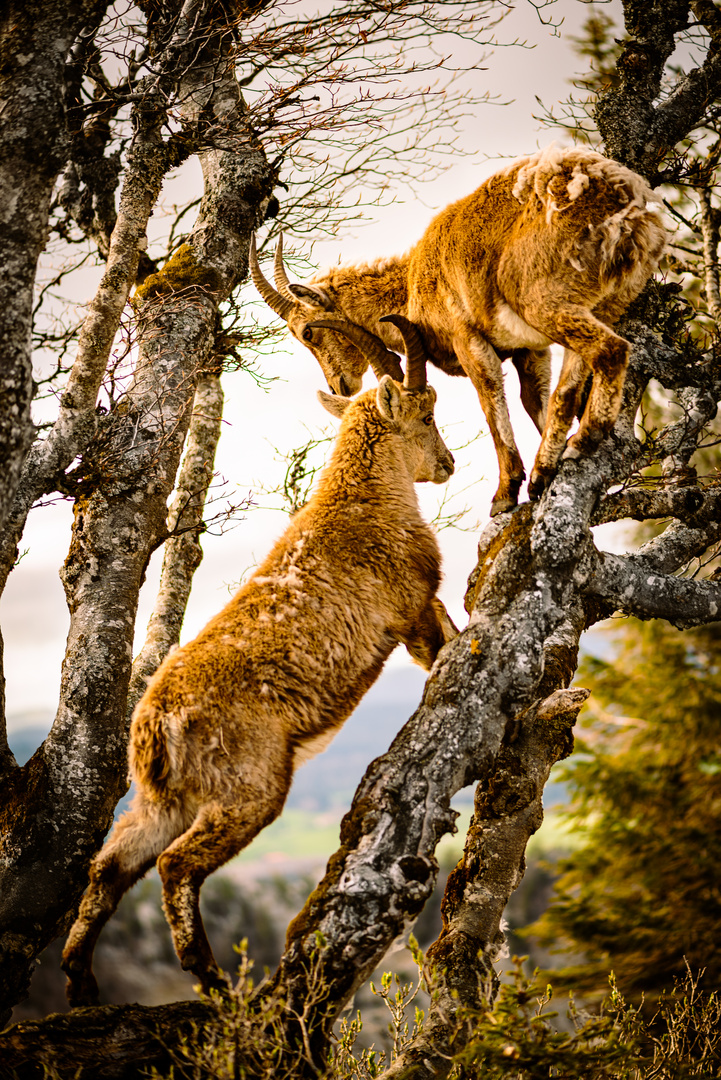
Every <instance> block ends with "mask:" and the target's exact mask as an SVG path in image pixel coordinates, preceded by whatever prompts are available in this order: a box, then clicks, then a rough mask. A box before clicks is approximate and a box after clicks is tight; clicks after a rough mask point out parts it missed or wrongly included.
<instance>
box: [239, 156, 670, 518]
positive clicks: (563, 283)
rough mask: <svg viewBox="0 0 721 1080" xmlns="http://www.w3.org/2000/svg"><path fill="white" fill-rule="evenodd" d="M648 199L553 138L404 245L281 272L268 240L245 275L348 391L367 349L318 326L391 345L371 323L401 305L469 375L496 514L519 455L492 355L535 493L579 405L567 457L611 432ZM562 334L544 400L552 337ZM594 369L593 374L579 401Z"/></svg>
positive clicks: (611, 167)
mask: <svg viewBox="0 0 721 1080" xmlns="http://www.w3.org/2000/svg"><path fill="white" fill-rule="evenodd" d="M653 199H654V196H653V193H652V191H651V189H650V188H649V186H648V185H647V184H646V182H645V181H644V180H642V179H641V177H640V176H637V175H636V174H635V173H633V172H631V171H630V170H629V169H626V168H624V167H623V166H621V165H619V164H618V163H617V162H615V161H610V160H609V159H608V158H604V157H602V156H601V155H600V154H597V153H595V152H594V151H592V150H587V149H585V148H574V149H565V150H564V149H557V148H555V147H549V148H548V149H546V150H544V151H542V152H540V153H537V154H534V155H533V156H531V157H526V158H521V159H520V160H518V161H515V162H513V163H512V164H510V165H509V166H508V167H507V168H505V169H503V170H501V171H500V172H498V173H496V174H495V176H492V177H491V178H490V179H489V180H487V181H486V182H485V183H484V184H482V185H481V187H480V188H478V190H477V191H475V192H474V193H473V194H472V195H469V196H467V197H466V198H465V199H461V200H460V201H459V202H456V203H453V204H452V205H451V206H449V207H447V208H446V209H445V210H443V211H442V212H441V213H440V214H438V216H437V217H436V218H434V219H433V221H432V222H431V224H430V225H429V227H428V229H427V230H426V232H425V233H424V235H423V236H422V238H421V240H420V241H419V243H417V244H416V246H415V247H414V248H412V249H411V250H410V252H409V253H408V254H407V255H402V256H399V257H398V258H391V259H386V260H383V261H378V262H376V263H373V264H371V265H365V266H349V267H342V266H341V267H336V268H333V269H331V270H330V271H328V272H327V273H326V274H324V275H321V276H318V277H316V278H314V279H313V280H312V281H311V282H309V283H308V284H306V285H296V284H291V282H290V281H289V280H288V277H287V274H286V272H285V270H284V268H283V261H282V248H281V243H280V241H279V242H278V248H277V250H276V263H275V281H276V286H277V288H276V289H274V288H273V287H272V286H271V285H270V284H269V283H268V282H267V281H266V280H265V278H264V277H263V275H262V273H261V270H260V267H259V265H258V260H257V256H256V255H255V249H254V248H253V249H252V250H251V270H252V274H253V281H254V282H255V285H256V287H257V288H258V290H259V291H260V293H261V295H262V296H263V298H264V299H265V301H266V302H267V303H268V304H269V305H270V307H271V308H273V310H274V311H275V312H276V314H278V315H280V316H282V318H284V319H285V320H286V321H287V323H288V326H289V327H290V329H291V331H292V333H293V334H294V335H295V336H296V337H297V338H298V339H299V340H300V341H302V342H303V343H304V344H305V345H307V346H308V348H309V349H310V350H311V352H313V354H314V355H315V356H316V358H317V359H318V361H319V362H320V365H321V367H322V368H323V371H324V373H325V375H326V378H327V380H328V383H329V385H330V386H331V388H332V389H334V390H335V391H336V392H337V393H344V392H347V393H355V392H357V390H358V389H359V388H360V380H361V376H362V374H363V372H364V370H365V368H366V362H365V359H364V357H363V355H362V353H361V352H360V351H359V350H358V349H356V348H354V346H353V345H352V344H350V343H349V342H348V341H346V340H345V339H344V338H341V337H340V335H339V334H338V333H337V332H336V331H337V330H338V329H339V324H338V323H336V324H335V325H334V329H330V328H329V327H328V326H325V327H321V328H320V329H314V328H313V325H312V324H313V322H314V321H316V320H318V319H319V318H320V319H324V318H327V316H328V315H329V314H331V315H333V316H334V317H335V319H336V320H348V321H350V322H352V323H355V324H357V325H359V326H361V327H363V328H364V329H365V330H367V331H369V332H371V333H373V334H375V335H377V336H378V337H379V338H381V339H382V341H384V342H385V343H386V344H387V345H388V346H390V347H391V348H398V347H399V345H400V339H399V338H398V336H397V331H396V330H395V328H394V327H393V326H392V325H388V324H383V323H380V322H379V316H381V315H383V314H385V313H386V312H399V313H401V314H403V315H406V316H407V317H408V318H409V319H411V320H412V321H413V322H414V323H415V324H416V326H418V328H419V329H420V331H421V334H422V336H423V338H424V340H425V343H426V346H427V348H428V352H429V355H430V359H431V360H432V361H433V363H435V364H436V365H437V366H438V367H440V368H442V369H443V370H444V371H446V372H447V373H449V374H451V375H464V374H465V375H468V376H469V377H470V379H471V381H472V382H473V385H474V386H475V388H476V391H477V392H478V397H479V398H480V402H481V406H482V407H483V411H484V413H485V415H486V419H487V421H488V426H489V428H490V430H491V435H492V436H493V442H494V444H495V448H496V453H497V455H498V463H499V471H500V483H499V487H498V490H497V492H496V494H495V496H494V499H493V506H492V509H491V513H492V514H493V513H499V512H500V511H502V510H507V509H510V508H511V507H513V506H515V505H516V502H517V500H518V492H519V489H520V486H521V483H522V481H523V478H524V471H523V462H522V461H521V458H520V455H519V453H518V450H517V448H516V443H515V440H514V437H513V431H512V429H511V423H510V419H509V416H508V407H507V404H506V399H505V395H504V392H503V376H502V371H501V361H502V360H504V359H506V358H508V357H510V358H511V360H512V361H513V363H514V365H515V366H516V368H517V370H518V374H519V378H520V383H521V400H522V401H523V405H524V407H525V409H526V411H527V412H528V414H529V415H530V416H531V418H532V419H533V421H534V423H535V424H536V426H537V428H538V430H539V431H540V432H542V435H543V437H542V440H541V445H540V448H539V451H538V454H537V457H536V461H535V464H534V467H533V471H532V474H531V478H530V483H529V494H530V496H531V498H536V497H538V496H539V495H540V494H541V493H542V491H543V489H544V487H545V485H546V483H547V482H548V480H549V478H550V477H551V476H553V474H554V472H555V470H556V467H557V465H558V460H559V457H560V456H561V453H562V452H563V448H564V444H565V441H566V435H567V433H568V430H569V428H570V425H571V422H572V420H573V418H574V416H575V415H577V414H580V413H582V416H581V422H580V426H579V428H578V431H577V432H575V434H574V435H572V437H571V439H570V440H569V443H568V447H567V449H566V451H565V454H566V456H571V457H577V456H579V455H581V454H587V453H590V452H591V451H592V450H593V449H594V447H595V446H596V445H597V444H598V443H599V442H600V441H601V440H602V439H603V438H604V437H605V436H606V435H607V434H608V433H609V432H610V431H611V429H612V427H613V425H614V423H615V421H616V417H617V416H618V411H619V407H620V402H621V394H622V390H623V384H624V379H625V373H626V367H627V364H628V354H629V348H630V346H629V343H628V342H627V341H626V340H625V339H624V338H622V337H619V336H618V335H617V334H614V333H613V331H612V330H610V329H609V327H610V326H612V325H613V324H614V323H615V322H616V321H617V320H618V319H619V317H620V316H621V314H622V313H623V312H624V311H625V309H626V308H627V307H628V305H629V304H630V302H631V301H632V300H633V299H634V298H635V297H636V296H637V295H638V294H639V293H640V291H641V289H642V288H643V286H644V285H645V283H646V281H647V280H648V278H649V276H650V275H651V274H652V273H653V270H654V269H655V267H656V264H657V262H658V259H659V257H660V255H661V252H662V250H663V246H664V242H665V231H664V228H663V224H662V222H661V219H660V216H659V214H658V213H657V212H656V210H654V209H653V208H652V207H651V206H650V205H649V203H650V202H652V201H653ZM552 342H555V343H557V344H560V345H563V346H565V349H566V352H565V358H564V363H563V369H562V371H561V376H560V379H559V383H558V386H557V387H556V390H555V392H554V395H553V398H552V399H551V404H550V409H549V408H548V393H549V383H550V363H549V351H548V346H549V345H550V344H551V343H552ZM589 374H592V375H593V382H592V386H591V390H590V393H589V395H588V400H587V402H586V403H585V409H584V408H583V405H584V400H585V399H584V390H585V386H586V382H587V377H588V376H589Z"/></svg>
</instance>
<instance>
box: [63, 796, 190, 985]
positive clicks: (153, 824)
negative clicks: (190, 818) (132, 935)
mask: <svg viewBox="0 0 721 1080" xmlns="http://www.w3.org/2000/svg"><path fill="white" fill-rule="evenodd" d="M182 827H183V826H182V824H181V823H180V820H179V814H177V813H176V814H172V813H166V812H164V811H162V810H160V809H159V808H157V807H155V806H152V805H151V806H148V805H146V804H145V803H144V802H143V801H142V797H141V796H138V797H137V798H136V801H135V804H134V806H133V807H132V808H131V809H130V810H129V811H128V812H127V813H126V814H124V815H123V817H121V818H120V820H119V821H118V822H117V823H116V825H115V826H114V828H113V831H112V833H111V834H110V837H109V838H108V841H107V842H106V844H105V847H104V848H103V849H102V851H101V852H100V853H99V854H98V855H96V857H95V859H94V860H93V862H92V864H91V867H90V884H89V886H88V889H87V891H86V893H85V895H84V897H83V899H82V901H81V903H80V910H79V912H78V917H77V919H76V920H75V922H74V923H73V926H72V928H71V930H70V933H69V934H68V939H67V941H66V943H65V948H64V949H63V959H62V967H63V969H64V970H65V972H66V973H67V976H68V983H67V987H66V994H67V998H68V1002H69V1003H70V1005H71V1006H79V1005H94V1004H97V1002H98V997H99V993H98V984H97V982H96V979H95V976H94V975H93V971H92V960H93V952H94V950H95V945H96V943H97V940H98V937H99V935H100V931H101V930H102V928H103V927H104V926H105V924H106V922H107V921H108V919H109V918H110V916H111V915H112V914H113V912H114V911H115V909H116V907H117V906H118V903H119V902H120V899H121V897H122V896H123V895H124V894H125V893H126V892H127V891H128V889H130V888H131V886H132V885H134V884H135V882H136V881H138V880H139V879H140V878H141V877H142V876H143V875H144V874H145V873H147V871H148V870H149V869H150V867H151V866H153V864H154V863H155V860H156V859H157V857H158V855H159V854H160V852H161V851H162V850H163V848H164V847H166V846H167V845H168V843H169V842H170V841H171V840H172V839H173V838H174V837H175V836H177V834H178V832H179V831H180V829H182Z"/></svg>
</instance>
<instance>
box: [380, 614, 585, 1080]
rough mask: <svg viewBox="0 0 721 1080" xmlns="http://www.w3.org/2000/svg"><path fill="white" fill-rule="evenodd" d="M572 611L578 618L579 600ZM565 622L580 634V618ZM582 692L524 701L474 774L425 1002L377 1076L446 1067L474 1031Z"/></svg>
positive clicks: (437, 1073) (441, 1071) (431, 1074)
mask: <svg viewBox="0 0 721 1080" xmlns="http://www.w3.org/2000/svg"><path fill="white" fill-rule="evenodd" d="M577 614H580V615H581V620H580V622H581V624H582V613H581V612H580V608H579V607H578V605H577ZM568 629H569V632H570V633H569V640H570V641H571V642H577V641H578V636H579V634H580V629H581V625H580V624H579V625H578V626H577V627H575V628H573V627H570V626H569V628H568ZM572 651H573V652H574V653H575V649H572ZM575 664H576V659H575V656H574V658H573V661H572V666H573V667H575ZM588 695H589V691H588V690H584V689H582V688H581V687H576V688H574V689H569V690H564V689H561V690H556V691H554V692H553V693H552V694H551V695H550V696H549V697H547V698H545V699H544V700H539V701H537V702H535V703H534V704H533V705H531V706H530V708H529V709H527V710H526V712H525V713H523V714H522V715H521V716H520V717H518V719H517V721H516V722H515V723H514V724H513V725H512V726H511V728H510V729H509V731H508V732H507V733H506V736H505V738H504V745H503V748H502V750H501V752H500V753H499V755H498V760H497V763H496V771H495V773H494V774H493V775H492V776H491V777H489V779H488V781H487V782H485V783H479V784H478V787H477V788H476V795H475V809H474V814H473V818H472V819H471V824H470V827H469V830H468V835H467V837H466V844H465V849H464V853H463V858H462V859H461V861H460V862H459V863H458V865H457V866H456V868H455V869H454V870H453V871H452V872H451V874H450V876H449V879H448V884H447V886H446V891H445V895H444V898H443V904H442V907H441V912H442V915H443V930H442V932H441V935H440V937H439V938H438V940H437V941H436V942H435V943H434V944H433V945H431V947H430V948H429V950H428V952H427V953H426V962H427V965H428V969H429V971H428V977H429V981H430V982H431V983H432V985H433V990H434V993H433V998H432V1001H431V1006H430V1009H429V1012H428V1014H427V1016H426V1020H425V1023H424V1025H423V1030H422V1032H421V1034H420V1035H419V1036H418V1037H417V1038H416V1039H414V1040H413V1042H412V1043H410V1044H409V1045H408V1046H407V1047H406V1048H405V1049H404V1051H403V1053H402V1054H401V1056H400V1057H399V1058H398V1059H397V1060H396V1061H395V1062H394V1063H393V1065H392V1066H391V1068H390V1069H387V1070H386V1071H385V1072H384V1073H383V1074H382V1080H406V1078H408V1080H410V1078H411V1077H413V1078H414V1080H433V1078H440V1077H443V1076H447V1075H448V1072H449V1071H450V1067H451V1064H452V1055H453V1052H454V1042H456V1041H457V1042H458V1043H459V1044H460V1045H461V1046H462V1045H464V1044H465V1042H466V1041H467V1039H468V1037H469V1035H470V1033H471V1032H470V1030H469V1026H470V1027H472V1024H470V1022H469V1021H468V1020H467V1019H464V1018H463V1015H462V1014H463V1012H464V1010H469V1011H470V1012H471V1013H472V1012H473V1011H474V1010H478V1009H479V1008H481V1006H482V1005H483V1003H484V1001H487V1000H488V998H489V997H490V996H492V992H491V991H490V987H491V986H493V984H494V983H496V982H497V976H496V973H495V971H494V969H493V966H492V963H493V961H494V960H495V958H496V956H497V954H498V953H499V951H500V948H501V946H502V945H503V942H504V935H503V933H502V931H501V929H500V926H501V920H502V916H503V912H504V910H505V907H506V904H507V903H508V900H509V898H510V895H511V893H512V892H513V890H514V889H515V888H517V886H518V884H519V882H520V880H521V878H522V877H523V872H524V870H525V854H524V853H525V850H526V845H527V843H528V840H529V838H530V837H531V836H532V835H533V833H534V832H536V830H537V829H538V828H539V826H540V825H541V822H542V821H543V788H544V786H545V784H546V781H547V779H548V775H549V773H550V771H551V768H552V766H553V765H554V764H555V762H556V761H558V760H559V759H560V758H562V757H566V756H567V755H568V754H569V753H570V751H571V750H572V748H573V736H572V735H571V729H572V728H573V725H574V724H575V721H576V716H577V714H578V710H579V709H580V708H581V706H582V705H583V703H584V701H585V700H586V698H587V697H588Z"/></svg>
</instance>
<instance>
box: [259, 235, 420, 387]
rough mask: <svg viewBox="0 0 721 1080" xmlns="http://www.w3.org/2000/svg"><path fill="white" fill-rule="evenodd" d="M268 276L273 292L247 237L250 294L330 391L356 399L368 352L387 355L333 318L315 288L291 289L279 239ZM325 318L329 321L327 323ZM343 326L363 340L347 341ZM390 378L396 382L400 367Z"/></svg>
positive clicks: (364, 332) (326, 301)
mask: <svg viewBox="0 0 721 1080" xmlns="http://www.w3.org/2000/svg"><path fill="white" fill-rule="evenodd" d="M273 272H274V277H275V284H276V288H274V287H273V286H272V285H271V284H270V282H269V281H267V280H266V278H265V277H264V276H263V272H262V270H261V269H260V264H259V262H258V254H257V250H256V245H255V236H252V237H251V241H250V274H251V277H252V279H253V284H254V285H255V287H256V289H257V290H258V292H259V293H260V295H261V296H262V297H263V299H264V300H265V302H266V304H268V306H269V307H270V308H272V310H273V311H274V312H275V313H276V315H279V316H280V317H281V319H285V321H286V322H287V324H288V329H289V330H290V332H291V334H293V336H294V337H296V338H297V339H298V341H301V342H302V343H303V344H304V345H305V346H306V348H308V349H310V351H311V352H312V353H313V355H314V356H315V358H316V360H317V361H318V363H319V364H320V366H321V369H322V371H323V374H324V375H325V377H326V381H327V383H328V386H329V387H330V389H331V391H332V392H333V393H334V394H339V395H340V396H341V397H351V396H352V395H353V394H357V393H358V391H359V390H360V388H361V384H362V379H363V373H364V371H365V370H366V368H367V366H368V359H367V353H368V350H370V351H371V352H373V351H374V349H375V347H376V346H377V347H378V348H379V349H380V350H381V351H382V353H387V352H388V350H387V349H386V348H385V346H384V345H383V343H382V342H381V340H380V338H377V337H375V335H373V334H371V333H370V332H369V331H367V330H362V329H361V328H360V327H356V326H355V324H354V323H349V322H348V321H347V320H345V319H343V317H342V316H340V315H338V313H337V312H336V311H335V309H334V307H333V302H332V300H331V299H330V297H329V296H328V295H327V294H326V293H325V292H324V291H323V289H321V288H319V287H318V286H317V285H300V284H295V283H292V282H291V281H290V280H289V279H288V275H287V273H286V270H285V266H284V265H283V237H282V234H281V235H280V236H279V237H278V246H277V247H276V249H275V259H274V263H273ZM329 315H330V316H331V317H332V318H331V319H328V318H327V317H328V316H329ZM348 327H351V328H352V327H355V329H356V330H358V331H359V332H360V334H362V335H364V336H363V338H362V341H361V340H359V338H358V336H356V337H351V336H350V334H348V333H347V332H346V330H347V328H348ZM361 350H363V351H361ZM364 353H365V355H364ZM389 355H391V356H394V355H395V354H393V353H391V354H389ZM396 363H397V358H396ZM394 377H395V378H398V379H400V378H402V375H401V372H400V368H398V369H397V373H396V374H395V375H394Z"/></svg>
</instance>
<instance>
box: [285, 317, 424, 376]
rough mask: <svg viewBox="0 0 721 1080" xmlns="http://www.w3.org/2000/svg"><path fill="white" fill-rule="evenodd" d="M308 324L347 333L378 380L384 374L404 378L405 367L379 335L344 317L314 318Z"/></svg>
mask: <svg viewBox="0 0 721 1080" xmlns="http://www.w3.org/2000/svg"><path fill="white" fill-rule="evenodd" d="M306 326H311V327H313V326H319V327H323V328H325V329H326V330H337V332H338V333H339V334H345V336H346V337H347V338H348V340H349V341H352V342H353V344H354V345H357V346H358V348H359V349H360V351H361V352H362V353H363V355H364V356H365V358H366V360H367V361H368V363H369V364H370V366H371V367H372V368H373V371H374V373H375V376H376V378H377V379H378V380H380V379H382V378H383V376H384V375H390V376H391V378H392V379H397V380H398V382H400V381H401V379H402V378H403V369H402V368H401V364H400V360H399V359H398V357H397V356H396V354H395V353H394V352H391V351H390V349H386V347H385V345H384V344H383V342H382V341H381V339H380V338H379V337H376V335H375V334H371V333H370V331H369V330H364V329H363V327H362V326H358V325H357V324H356V323H352V322H346V321H344V320H343V319H313V321H312V322H309V323H306Z"/></svg>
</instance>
